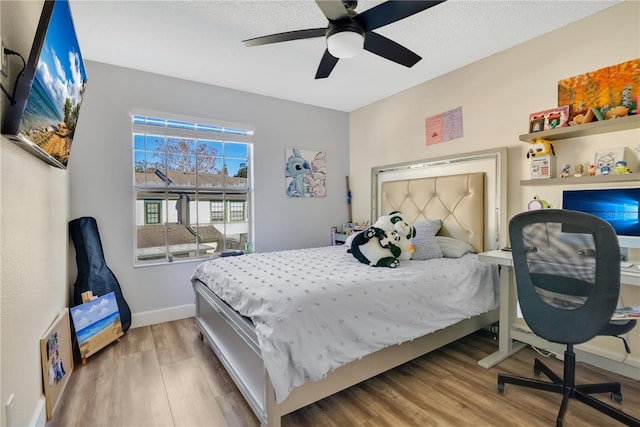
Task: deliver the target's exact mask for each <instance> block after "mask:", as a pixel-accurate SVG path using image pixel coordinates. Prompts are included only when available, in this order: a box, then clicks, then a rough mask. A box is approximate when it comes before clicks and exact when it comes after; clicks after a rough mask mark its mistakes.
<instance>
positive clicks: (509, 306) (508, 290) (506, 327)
mask: <svg viewBox="0 0 640 427" xmlns="http://www.w3.org/2000/svg"><path fill="white" fill-rule="evenodd" d="M478 260H479V261H483V262H488V263H490V264H497V265H499V266H500V267H501V268H500V330H499V336H498V351H496V352H495V353H493V354H490V355H489V356H487V357H485V358H484V359H482V360H480V361H479V362H478V364H479V365H480V366H482V367H483V368H487V369H489V368H491V367H493V366H494V365H496V364H498V363H500V362H501V361H503V360H504V359H506V358H507V357H509V356H511V355H512V354H514V353H516V352H517V351H519V350H521V349H522V348H524V347H526V346H527V344H532V345H535V346H539V347H543V348H546V349H547V350H550V351H554V352H556V353H557V354H563V352H564V346H561V345H560V344H555V343H550V342H548V341H545V340H544V339H542V338H540V337H538V336H536V335H533V334H527V333H524V332H521V331H517V330H515V329H514V328H513V327H512V325H513V321H514V320H515V318H516V306H517V303H518V298H517V295H516V292H515V290H516V280H515V274H514V272H513V259H512V258H511V252H508V251H500V250H497V251H488V252H482V253H480V254H478ZM631 262H633V264H634V266H633V267H630V268H621V269H620V281H621V283H624V284H626V285H633V286H640V269H638V268H637V265H639V264H640V261H631ZM558 352H559V353H558ZM576 355H577V356H578V359H579V360H583V361H585V362H587V363H591V364H593V365H596V366H601V367H604V368H605V369H608V370H610V371H614V372H616V373H620V374H621V375H625V376H628V377H631V378H636V379H638V373H637V368H635V367H630V366H623V365H624V364H623V363H619V362H613V361H610V360H605V358H603V357H601V356H597V355H592V354H589V353H588V352H584V351H579V350H578V349H576ZM612 364H613V365H612ZM617 365H620V366H617Z"/></svg>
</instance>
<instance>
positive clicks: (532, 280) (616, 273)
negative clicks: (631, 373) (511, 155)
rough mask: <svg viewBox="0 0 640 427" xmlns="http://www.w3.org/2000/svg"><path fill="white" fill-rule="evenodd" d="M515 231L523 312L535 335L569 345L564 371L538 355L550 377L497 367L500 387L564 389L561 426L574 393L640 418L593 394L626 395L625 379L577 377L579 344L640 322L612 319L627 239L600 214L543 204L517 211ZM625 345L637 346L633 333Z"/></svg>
mask: <svg viewBox="0 0 640 427" xmlns="http://www.w3.org/2000/svg"><path fill="white" fill-rule="evenodd" d="M509 237H510V239H511V251H512V254H513V266H514V270H515V275H516V283H517V289H518V301H519V302H520V308H521V310H522V315H523V317H524V320H525V321H526V323H527V325H528V326H529V327H530V328H531V330H532V331H533V332H534V333H535V334H536V335H538V336H540V337H542V338H544V339H546V340H547V341H551V342H555V343H561V344H566V346H567V347H566V350H565V352H564V377H563V378H560V377H559V376H558V375H556V374H555V373H554V372H553V371H551V369H549V368H548V367H547V366H545V365H544V364H543V363H542V362H541V361H540V360H538V359H537V358H536V359H535V363H534V367H533V371H534V374H535V375H536V376H539V375H540V373H541V372H542V373H544V374H545V375H546V376H547V377H548V378H549V379H550V380H551V382H547V381H540V380H536V379H529V378H521V377H515V376H511V375H505V374H498V392H500V393H504V391H505V384H507V383H509V384H515V385H519V386H524V387H530V388H534V389H538V390H545V391H551V392H554V393H560V394H562V395H563V399H562V404H561V405H560V411H559V412H558V416H557V418H556V426H558V427H560V426H562V419H563V418H564V414H565V412H566V409H567V404H568V403H569V399H570V398H575V399H577V400H579V401H581V402H583V403H585V404H587V405H589V406H591V407H592V408H595V409H597V410H598V411H600V412H603V413H605V414H607V415H608V416H610V417H612V418H615V419H616V420H618V421H621V422H622V423H624V424H627V425H629V426H640V420H638V419H636V418H633V417H631V416H629V415H627V414H625V413H624V412H622V411H620V410H619V409H617V408H614V407H613V406H610V405H607V404H605V403H603V402H601V401H600V400H598V399H595V398H594V397H592V396H590V394H593V393H611V398H612V399H613V400H614V401H616V402H621V401H622V392H621V390H620V383H603V384H586V385H576V384H575V368H576V356H575V353H574V351H573V346H574V344H580V343H584V342H586V341H589V340H590V339H592V338H594V337H596V336H598V335H610V336H617V337H619V336H620V335H622V334H625V333H627V332H629V331H630V330H631V329H633V328H634V327H635V325H636V321H635V320H622V321H612V320H611V316H612V314H613V312H614V310H615V308H616V305H617V303H618V296H619V292H620V247H619V246H618V239H617V237H616V233H615V231H614V230H613V227H611V225H610V224H609V223H607V222H606V221H604V220H602V219H600V218H598V217H596V216H594V215H590V214H586V213H582V212H575V211H569V210H559V209H544V210H537V211H529V212H524V213H521V214H519V215H516V216H515V217H513V218H512V220H511V222H510V223H509ZM623 341H624V338H623ZM625 348H626V349H627V352H630V350H629V347H628V345H627V344H626V341H625Z"/></svg>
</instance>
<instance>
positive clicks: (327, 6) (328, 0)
mask: <svg viewBox="0 0 640 427" xmlns="http://www.w3.org/2000/svg"><path fill="white" fill-rule="evenodd" d="M316 4H317V5H318V7H319V8H320V10H321V11H322V13H324V16H326V17H327V19H328V20H329V21H337V20H339V19H342V18H347V17H348V16H349V14H348V13H347V9H346V8H345V7H344V3H342V0H316Z"/></svg>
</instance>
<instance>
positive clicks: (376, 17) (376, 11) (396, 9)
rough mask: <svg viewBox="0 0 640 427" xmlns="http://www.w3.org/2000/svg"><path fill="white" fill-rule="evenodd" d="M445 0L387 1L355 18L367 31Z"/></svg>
mask: <svg viewBox="0 0 640 427" xmlns="http://www.w3.org/2000/svg"><path fill="white" fill-rule="evenodd" d="M444 1H445V0H435V1H417V0H416V1H386V2H384V3H382V4H379V5H378V6H376V7H372V8H371V9H367V10H365V11H364V12H362V13H361V14H359V15H358V16H356V17H355V18H354V20H356V21H358V22H360V24H362V27H363V28H364V31H365V32H369V31H372V30H375V29H376V28H380V27H383V26H385V25H388V24H391V23H393V22H396V21H399V20H401V19H404V18H407V17H409V16H411V15H415V14H416V13H418V12H422V11H423V10H426V9H429V8H430V7H433V6H435V5H438V4H440V3H444Z"/></svg>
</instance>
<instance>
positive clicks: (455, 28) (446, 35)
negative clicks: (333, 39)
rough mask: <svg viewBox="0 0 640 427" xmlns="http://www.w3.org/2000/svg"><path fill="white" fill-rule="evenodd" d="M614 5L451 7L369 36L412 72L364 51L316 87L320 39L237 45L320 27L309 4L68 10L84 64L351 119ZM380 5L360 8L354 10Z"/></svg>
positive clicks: (83, 3)
mask: <svg viewBox="0 0 640 427" xmlns="http://www.w3.org/2000/svg"><path fill="white" fill-rule="evenodd" d="M620 1H621V0H612V1H609V0H607V1H580V0H565V1H550V0H545V1H532V0H492V1H489V0H473V1H469V0H449V1H447V2H445V3H442V4H440V5H437V6H435V7H433V8H431V9H428V10H426V11H424V12H421V13H419V14H416V15H414V16H411V17H409V18H407V19H404V20H402V21H398V22H396V23H393V24H390V25H387V26H385V27H382V28H380V29H378V30H376V31H377V32H378V33H380V34H382V35H384V36H386V37H388V38H390V39H392V40H394V41H396V42H398V43H400V44H402V45H404V46H405V47H407V48H409V49H410V50H412V51H414V52H416V53H417V54H419V55H420V56H422V58H423V59H422V61H420V62H418V63H417V64H416V65H415V66H413V67H412V68H405V67H403V66H401V65H398V64H395V63H393V62H390V61H388V60H385V59H383V58H380V57H378V56H376V55H373V54H371V53H369V52H366V51H363V52H362V53H361V54H360V55H359V56H357V57H355V58H352V59H344V60H340V61H339V62H338V65H337V66H336V67H335V69H334V70H333V73H332V74H331V75H330V76H329V78H328V79H323V80H314V76H315V72H316V69H317V67H318V63H319V61H320V58H321V57H322V54H323V53H324V49H325V41H324V38H316V39H306V40H297V41H290V42H284V43H278V44H271V45H265V46H257V47H251V48H248V47H245V46H244V45H243V44H242V43H241V41H242V40H245V39H248V38H253V37H259V36H263V35H267V34H272V33H278V32H284V31H293V30H301V29H307V28H318V27H326V25H327V21H326V18H325V17H324V15H323V14H322V12H321V11H320V9H319V8H318V6H317V5H316V4H315V2H314V1H312V0H297V1H266V0H263V1H255V0H254V1H87V0H71V8H72V13H73V17H74V22H75V26H76V31H77V34H78V38H79V41H80V49H81V50H82V54H83V56H84V57H85V58H86V59H88V60H93V61H98V62H103V63H107V64H113V65H118V66H122V67H128V68H133V69H137V70H143V71H149V72H153V73H158V74H163V75H167V76H172V77H178V78H182V79H187V80H192V81H196V82H202V83H207V84H212V85H217V86H223V87H228V88H233V89H239V90H243V91H247V92H252V93H257V94H262V95H268V96H273V97H277V98H282V99H287V100H292V101H297V102H302V103H306V104H311V105H317V106H321V107H326V108H331V109H336V110H340V111H347V112H348V111H353V110H355V109H358V108H360V107H363V106H365V105H367V104H370V103H372V102H375V101H377V100H380V99H382V98H385V97H387V96H389V95H392V94H394V93H397V92H400V91H402V90H404V89H408V88H410V87H412V86H415V85H417V84H419V83H422V82H424V81H427V80H430V79H433V78H435V77H437V76H440V75H443V74H445V73H447V72H450V71H452V70H455V69H457V68H460V67H463V66H465V65H467V64H470V63H472V62H475V61H477V60H480V59H482V58H485V57H487V56H490V55H492V54H494V53H496V52H499V51H501V50H504V49H508V48H510V47H512V46H515V45H517V44H520V43H522V42H524V41H526V40H529V39H532V38H534V37H537V36H539V35H541V34H544V33H547V32H549V31H553V30H555V29H557V28H560V27H562V26H565V25H567V24H569V23H571V22H574V21H577V20H580V19H582V18H584V17H586V16H589V15H592V14H594V13H597V12H599V11H601V10H603V9H606V8H608V7H610V6H613V5H614V4H616V3H619V2H620ZM379 3H381V1H370V0H364V1H363V0H360V1H359V3H358V7H357V9H356V10H357V11H359V12H362V11H364V10H366V9H369V8H370V7H373V6H375V5H377V4H379ZM90 78H91V76H89V79H90Z"/></svg>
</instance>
